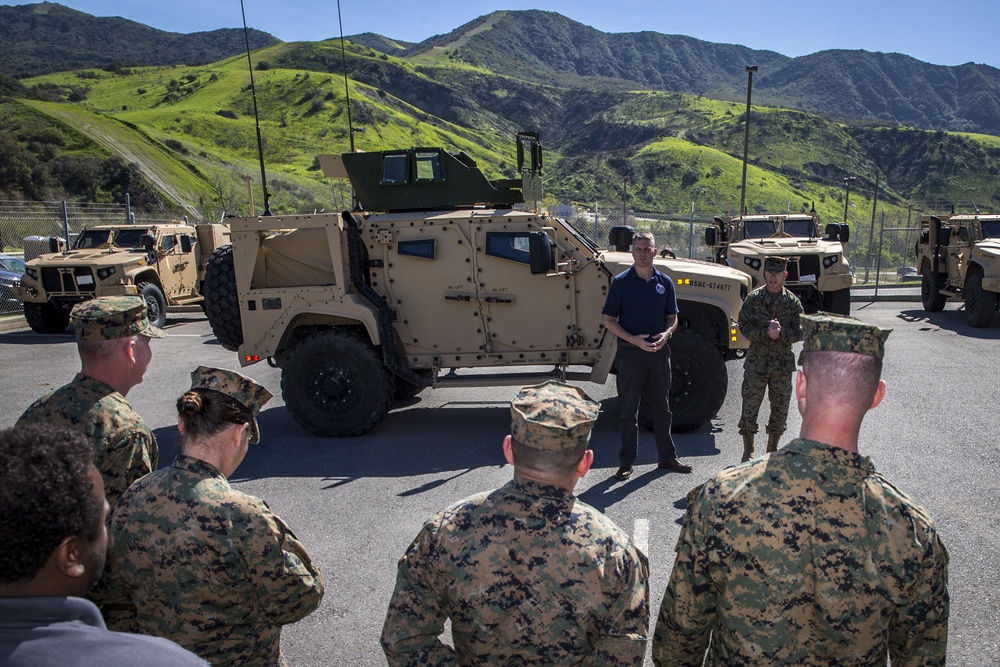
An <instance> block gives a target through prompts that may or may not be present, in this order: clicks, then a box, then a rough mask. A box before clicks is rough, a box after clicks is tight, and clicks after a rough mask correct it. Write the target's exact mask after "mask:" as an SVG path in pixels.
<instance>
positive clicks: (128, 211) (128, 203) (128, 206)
mask: <svg viewBox="0 0 1000 667" xmlns="http://www.w3.org/2000/svg"><path fill="white" fill-rule="evenodd" d="M133 222H135V220H133V219H132V195H130V194H129V193H127V192H126V193H125V224H126V225H127V224H130V223H133Z"/></svg>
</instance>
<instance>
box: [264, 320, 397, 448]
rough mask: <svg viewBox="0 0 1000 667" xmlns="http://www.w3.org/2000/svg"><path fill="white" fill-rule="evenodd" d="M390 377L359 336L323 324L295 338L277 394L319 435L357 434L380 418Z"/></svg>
mask: <svg viewBox="0 0 1000 667" xmlns="http://www.w3.org/2000/svg"><path fill="white" fill-rule="evenodd" d="M394 380H395V378H394V376H393V375H392V374H391V373H390V372H389V371H388V370H387V369H386V367H385V365H384V364H383V363H382V356H381V355H380V354H379V353H378V352H377V351H376V350H375V348H374V347H372V345H371V344H370V343H369V342H368V341H366V340H363V339H362V338H361V337H360V336H358V335H356V334H354V333H351V332H349V331H345V330H342V329H327V330H326V331H320V332H318V333H315V334H313V335H311V336H308V337H306V338H303V339H302V340H300V341H299V342H298V343H297V344H296V345H295V346H294V347H293V348H292V349H291V350H289V352H288V357H287V359H286V361H285V366H284V368H283V369H282V372H281V395H282V398H284V400H285V405H286V406H287V407H288V411H289V412H290V413H291V415H292V418H293V419H295V421H296V422H297V423H298V424H299V425H300V426H302V427H303V428H305V429H306V430H308V431H310V432H312V433H315V434H316V435H321V436H324V437H332V438H343V437H349V436H352V435H360V434H362V433H364V432H366V431H368V430H370V429H371V428H372V427H374V426H375V425H376V424H378V423H379V422H380V421H382V419H383V418H384V417H385V415H386V413H387V412H388V411H389V407H390V405H391V404H392V398H393V395H394V392H395V382H394Z"/></svg>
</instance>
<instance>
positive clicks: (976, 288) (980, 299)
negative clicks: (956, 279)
mask: <svg viewBox="0 0 1000 667" xmlns="http://www.w3.org/2000/svg"><path fill="white" fill-rule="evenodd" d="M962 294H963V295H964V296H965V321H966V322H968V323H969V326H970V327H976V328H982V327H988V326H989V325H990V324H992V323H993V315H994V314H996V312H997V294H996V293H995V292H988V291H986V290H985V289H983V272H982V271H979V270H970V271H969V275H968V277H967V278H966V280H965V289H963V290H962Z"/></svg>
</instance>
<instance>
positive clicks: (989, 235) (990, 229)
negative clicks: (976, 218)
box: [982, 220, 1000, 239]
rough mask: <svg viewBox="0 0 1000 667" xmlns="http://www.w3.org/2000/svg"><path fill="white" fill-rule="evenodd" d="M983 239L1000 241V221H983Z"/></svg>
mask: <svg viewBox="0 0 1000 667" xmlns="http://www.w3.org/2000/svg"><path fill="white" fill-rule="evenodd" d="M982 225H983V238H984V239H1000V220H983V221H982Z"/></svg>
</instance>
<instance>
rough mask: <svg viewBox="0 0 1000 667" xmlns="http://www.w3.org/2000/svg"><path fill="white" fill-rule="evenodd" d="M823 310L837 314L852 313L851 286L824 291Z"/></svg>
mask: <svg viewBox="0 0 1000 667" xmlns="http://www.w3.org/2000/svg"><path fill="white" fill-rule="evenodd" d="M823 310H825V311H826V312H828V313H836V314H837V315H850V314H851V288H850V287H845V288H844V289H839V290H834V291H833V292H823Z"/></svg>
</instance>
